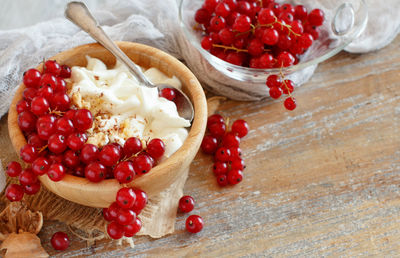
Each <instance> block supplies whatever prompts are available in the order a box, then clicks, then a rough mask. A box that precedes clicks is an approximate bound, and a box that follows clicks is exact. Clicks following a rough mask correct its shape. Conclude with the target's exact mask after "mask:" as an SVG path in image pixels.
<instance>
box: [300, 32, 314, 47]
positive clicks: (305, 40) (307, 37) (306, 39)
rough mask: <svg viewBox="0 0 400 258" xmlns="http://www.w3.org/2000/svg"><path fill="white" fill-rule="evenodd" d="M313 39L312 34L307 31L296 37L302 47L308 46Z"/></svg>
mask: <svg viewBox="0 0 400 258" xmlns="http://www.w3.org/2000/svg"><path fill="white" fill-rule="evenodd" d="M313 40H314V39H313V36H312V35H311V34H309V33H304V34H303V35H301V36H300V37H299V38H298V42H299V45H300V46H301V47H302V48H304V49H307V48H309V47H310V46H311V45H312V43H313Z"/></svg>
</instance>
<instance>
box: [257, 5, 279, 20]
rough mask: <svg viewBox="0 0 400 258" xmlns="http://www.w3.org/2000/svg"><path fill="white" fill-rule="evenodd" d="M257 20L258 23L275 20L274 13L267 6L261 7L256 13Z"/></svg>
mask: <svg viewBox="0 0 400 258" xmlns="http://www.w3.org/2000/svg"><path fill="white" fill-rule="evenodd" d="M257 19H258V22H259V23H260V24H271V23H273V22H274V21H275V14H274V12H273V11H272V10H271V9H269V8H263V9H261V10H260V12H259V13H258V17H257Z"/></svg>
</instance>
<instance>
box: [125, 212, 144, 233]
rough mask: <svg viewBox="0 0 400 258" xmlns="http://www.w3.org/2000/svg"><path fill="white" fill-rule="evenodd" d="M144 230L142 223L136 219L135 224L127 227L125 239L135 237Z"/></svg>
mask: <svg viewBox="0 0 400 258" xmlns="http://www.w3.org/2000/svg"><path fill="white" fill-rule="evenodd" d="M141 228H142V221H141V220H140V219H139V218H138V217H136V219H135V220H134V221H133V223H131V224H129V225H126V226H125V237H133V236H134V235H136V233H137V232H139V231H140V229H141Z"/></svg>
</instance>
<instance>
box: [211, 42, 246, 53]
mask: <svg viewBox="0 0 400 258" xmlns="http://www.w3.org/2000/svg"><path fill="white" fill-rule="evenodd" d="M212 46H213V47H219V48H223V49H225V50H234V51H236V52H249V51H248V50H247V49H240V48H236V47H232V46H230V47H229V46H224V45H219V44H213V45H212Z"/></svg>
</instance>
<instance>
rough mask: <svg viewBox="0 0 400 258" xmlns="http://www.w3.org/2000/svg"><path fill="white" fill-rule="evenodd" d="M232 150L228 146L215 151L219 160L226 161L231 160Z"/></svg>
mask: <svg viewBox="0 0 400 258" xmlns="http://www.w3.org/2000/svg"><path fill="white" fill-rule="evenodd" d="M230 156H231V151H230V150H229V149H228V148H225V147H221V148H219V149H218V150H217V151H216V152H215V159H216V160H218V161H222V162H226V161H229V158H230Z"/></svg>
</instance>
